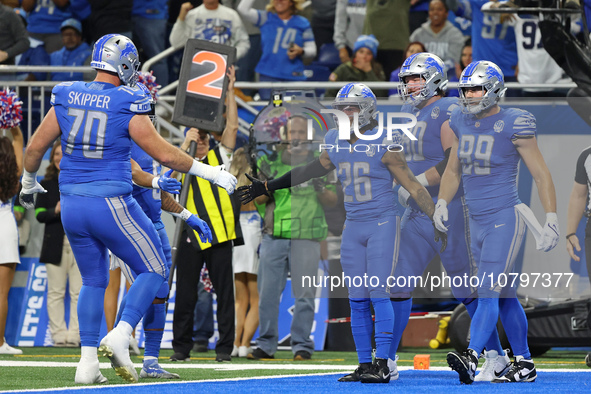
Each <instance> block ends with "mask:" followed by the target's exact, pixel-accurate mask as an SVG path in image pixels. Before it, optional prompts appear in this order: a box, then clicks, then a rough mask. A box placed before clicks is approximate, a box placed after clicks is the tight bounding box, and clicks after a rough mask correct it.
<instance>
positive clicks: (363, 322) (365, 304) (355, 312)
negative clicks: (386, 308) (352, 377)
mask: <svg viewBox="0 0 591 394" xmlns="http://www.w3.org/2000/svg"><path fill="white" fill-rule="evenodd" d="M369 303H370V300H369V299H368V298H352V299H349V305H350V306H351V333H352V334H353V339H354V340H355V349H356V350H357V357H358V358H359V364H361V363H371V361H372V360H371V334H372V331H373V322H372V320H371V309H370V307H369Z"/></svg>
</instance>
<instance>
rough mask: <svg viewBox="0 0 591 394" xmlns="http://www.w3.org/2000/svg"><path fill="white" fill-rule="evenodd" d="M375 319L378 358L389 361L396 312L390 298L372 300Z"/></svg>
mask: <svg viewBox="0 0 591 394" xmlns="http://www.w3.org/2000/svg"><path fill="white" fill-rule="evenodd" d="M371 302H372V304H373V310H374V311H375V313H376V318H375V340H376V358H382V359H386V360H387V359H388V354H389V353H390V344H391V343H392V328H393V327H394V311H393V310H392V303H391V302H390V299H389V298H372V300H371Z"/></svg>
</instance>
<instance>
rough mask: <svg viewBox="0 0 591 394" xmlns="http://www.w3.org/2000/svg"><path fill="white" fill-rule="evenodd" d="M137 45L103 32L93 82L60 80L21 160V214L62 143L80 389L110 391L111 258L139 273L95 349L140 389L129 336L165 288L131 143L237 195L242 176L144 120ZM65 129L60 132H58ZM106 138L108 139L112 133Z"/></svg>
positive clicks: (106, 341)
mask: <svg viewBox="0 0 591 394" xmlns="http://www.w3.org/2000/svg"><path fill="white" fill-rule="evenodd" d="M138 58H139V56H138V52H137V49H136V47H135V45H134V44H133V42H132V41H131V40H130V39H128V38H127V37H125V36H122V35H119V34H107V35H105V36H103V37H101V38H100V39H99V40H98V41H97V42H96V43H95V45H94V49H93V54H92V61H91V64H90V65H91V67H93V68H95V69H96V70H97V76H96V78H95V79H94V81H92V82H88V83H86V82H63V83H61V84H59V85H57V86H56V87H54V88H53V90H52V96H51V104H52V108H51V109H50V110H49V112H48V113H47V115H46V116H45V118H44V119H43V122H42V123H41V125H40V126H39V128H38V129H37V131H36V132H35V134H34V135H33V137H32V139H31V141H30V142H29V145H28V147H27V149H26V152H25V162H24V175H23V180H22V184H23V189H22V191H21V194H20V199H21V203H22V205H23V206H24V207H25V208H32V207H33V206H34V205H33V201H34V195H35V194H36V193H44V192H45V190H44V189H43V188H42V187H41V186H40V185H39V183H37V170H38V169H39V166H40V164H41V160H42V159H43V155H44V154H45V152H46V151H47V149H48V148H49V146H51V144H52V143H53V141H54V140H55V139H56V138H58V137H60V138H61V141H62V148H63V158H62V161H61V163H60V168H61V172H60V179H59V181H60V192H61V208H62V223H63V225H64V230H65V232H66V235H67V237H68V240H69V241H70V245H71V246H72V250H73V251H74V256H75V257H76V261H77V263H78V268H79V269H80V273H81V275H82V289H81V290H80V295H79V298H78V318H79V324H80V341H81V345H82V348H81V353H82V356H81V358H80V362H79V363H78V367H77V370H76V377H75V382H76V383H84V384H93V383H105V382H106V378H105V377H104V376H103V375H102V374H101V372H100V370H99V360H98V357H97V347H98V345H99V333H100V326H101V320H102V316H103V300H104V294H105V288H106V287H107V284H108V279H109V263H108V250H111V251H112V252H113V253H115V254H116V255H117V256H119V257H121V258H122V259H123V260H124V261H125V262H126V263H127V264H128V265H129V266H130V267H131V269H132V270H133V271H134V272H135V273H136V274H137V278H136V280H135V282H134V285H133V286H132V287H131V288H130V290H129V293H128V295H127V302H126V304H125V307H124V309H123V311H122V313H121V320H120V321H119V323H118V324H117V326H116V327H115V328H114V329H113V330H112V331H111V332H109V333H108V334H107V336H105V337H104V338H103V339H102V341H101V343H100V348H99V351H100V352H101V354H103V355H105V356H107V357H109V359H110V360H111V365H112V366H113V368H114V369H115V371H116V373H117V374H118V375H120V376H121V377H123V378H124V379H125V380H127V381H130V382H137V381H138V375H137V371H136V370H135V368H134V367H133V364H132V362H131V359H130V357H129V349H128V347H129V337H130V335H131V331H132V330H133V327H135V326H136V325H137V324H138V322H139V320H140V319H141V318H142V316H144V315H145V313H146V311H147V310H148V307H149V306H150V305H151V304H152V301H153V300H154V298H155V296H156V294H157V293H158V291H159V290H160V288H161V286H163V285H166V278H167V274H168V272H167V270H166V257H165V256H164V252H163V250H162V244H161V241H160V237H159V236H158V233H157V231H156V229H155V228H154V225H153V224H152V222H151V221H150V219H148V217H147V216H146V214H145V213H144V211H143V210H142V209H141V207H140V206H139V204H138V203H137V201H136V200H134V199H133V197H132V196H131V192H132V183H131V163H130V161H129V157H130V153H131V142H132V140H133V141H136V142H137V144H138V145H139V146H140V147H141V148H142V149H143V150H144V151H145V152H146V153H147V154H148V155H150V156H152V157H153V158H155V159H156V160H157V161H158V162H160V163H161V164H162V165H165V166H167V167H170V168H173V169H175V170H177V171H182V172H187V173H189V174H192V175H195V176H198V177H201V178H203V179H205V180H207V181H210V182H212V183H214V184H215V185H219V186H221V187H223V188H224V189H225V192H227V193H233V192H234V188H235V185H236V178H235V177H234V176H232V175H230V174H229V173H228V172H227V171H225V170H223V168H222V167H212V166H208V165H205V164H203V163H200V162H199V161H197V160H194V159H193V158H191V157H190V156H189V155H187V154H185V153H183V152H181V151H180V150H179V149H178V148H176V147H174V146H172V145H171V144H169V143H168V142H166V140H164V139H163V138H162V137H161V136H160V135H159V134H158V132H157V131H156V129H155V128H154V126H153V125H152V122H151V120H150V118H149V116H148V113H149V112H150V110H151V105H150V98H149V97H148V95H147V94H146V93H145V91H143V90H142V89H140V88H139V87H137V86H136V82H137V79H138V69H139V66H140V63H139V60H138ZM62 130H63V133H62ZM107 130H108V132H107Z"/></svg>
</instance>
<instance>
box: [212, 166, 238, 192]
mask: <svg viewBox="0 0 591 394" xmlns="http://www.w3.org/2000/svg"><path fill="white" fill-rule="evenodd" d="M215 168H219V169H220V172H219V173H218V174H217V176H216V177H215V178H214V180H213V183H214V184H216V185H218V186H219V187H223V188H224V189H226V191H227V192H228V194H232V193H234V189H236V183H238V180H236V177H235V176H234V175H232V174H230V173H229V172H228V171H226V170H225V169H224V168H225V166H224V165H223V164H222V165H221V166H217V167H215Z"/></svg>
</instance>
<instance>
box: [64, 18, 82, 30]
mask: <svg viewBox="0 0 591 394" xmlns="http://www.w3.org/2000/svg"><path fill="white" fill-rule="evenodd" d="M66 27H71V28H72V29H74V30H77V31H78V33H80V34H82V23H80V21H79V20H78V19H74V18H70V19H66V20H65V21H63V22H62V25H61V26H60V31H62V30H64V29H65V28H66Z"/></svg>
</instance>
